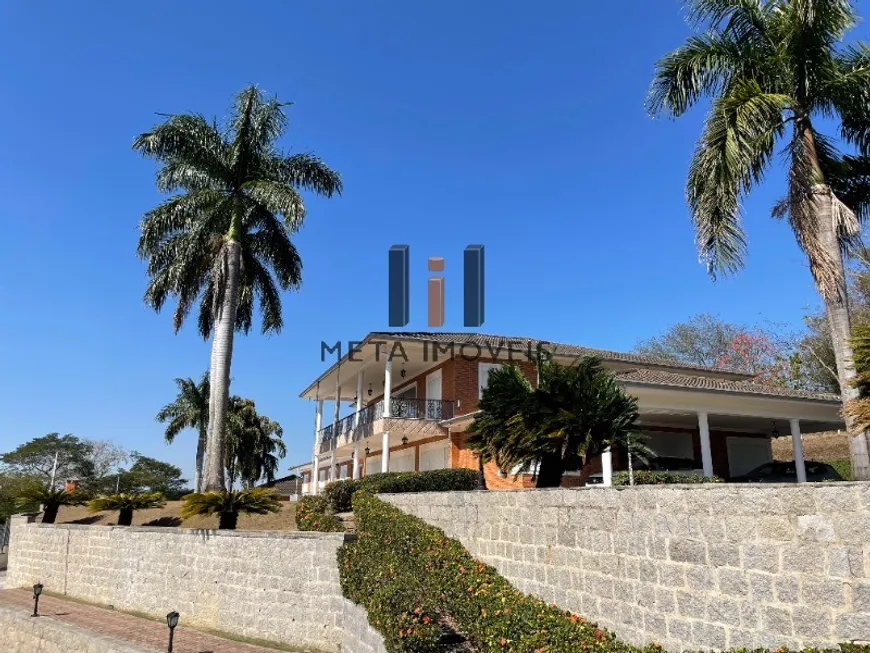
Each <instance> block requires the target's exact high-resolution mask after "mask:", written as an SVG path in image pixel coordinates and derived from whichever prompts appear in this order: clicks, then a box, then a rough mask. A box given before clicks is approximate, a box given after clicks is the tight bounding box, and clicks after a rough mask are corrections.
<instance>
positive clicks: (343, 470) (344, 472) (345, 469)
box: [341, 465, 347, 481]
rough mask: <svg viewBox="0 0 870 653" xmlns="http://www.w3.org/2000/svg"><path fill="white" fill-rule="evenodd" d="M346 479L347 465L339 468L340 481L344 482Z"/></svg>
mask: <svg viewBox="0 0 870 653" xmlns="http://www.w3.org/2000/svg"><path fill="white" fill-rule="evenodd" d="M346 478H347V465H342V466H341V480H342V481H343V480H345V479H346Z"/></svg>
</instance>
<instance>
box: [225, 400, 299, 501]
mask: <svg viewBox="0 0 870 653" xmlns="http://www.w3.org/2000/svg"><path fill="white" fill-rule="evenodd" d="M283 434H284V429H283V428H281V425H280V424H279V423H278V422H274V421H272V420H270V419H269V418H268V417H266V416H265V415H260V414H259V413H257V407H256V405H255V404H254V402H253V400H251V399H242V398H241V397H237V396H232V397H230V409H229V412H228V416H227V436H226V437H227V446H226V460H225V465H226V470H227V481H228V484H229V488H230V489H233V487H234V486H235V482H236V480H237V479H238V480H239V481H241V483H242V485H243V486H244V487H246V488H251V487H253V486H254V485H255V484H256V483H257V482H258V481H260V480H261V479H262V480H265V482H267V483H271V482H272V481H273V480H275V474H276V472H277V471H278V464H279V460H280V459H282V458H284V456H286V455H287V447H286V446H285V444H284V440H282V436H283Z"/></svg>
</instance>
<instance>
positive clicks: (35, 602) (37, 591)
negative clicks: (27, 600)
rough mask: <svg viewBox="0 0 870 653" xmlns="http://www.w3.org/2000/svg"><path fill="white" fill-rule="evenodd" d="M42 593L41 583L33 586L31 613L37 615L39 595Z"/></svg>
mask: <svg viewBox="0 0 870 653" xmlns="http://www.w3.org/2000/svg"><path fill="white" fill-rule="evenodd" d="M40 594H42V583H37V584H36V585H34V586H33V615H32V616H34V617H38V616H39V595H40Z"/></svg>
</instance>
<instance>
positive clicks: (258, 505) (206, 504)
mask: <svg viewBox="0 0 870 653" xmlns="http://www.w3.org/2000/svg"><path fill="white" fill-rule="evenodd" d="M182 502H183V505H182V506H181V516H182V517H183V518H184V519H188V518H190V517H194V516H196V515H218V516H219V518H220V521H219V525H218V528H219V529H220V530H235V528H236V524H237V523H238V521H239V513H240V512H241V513H245V514H249V515H266V514H268V513H277V512H281V502H280V501H279V500H278V495H277V494H276V493H275V491H274V490H271V489H267V488H259V487H258V488H251V489H248V490H236V491H232V492H194V493H193V494H188V495H187V496H185V497H183V498H182Z"/></svg>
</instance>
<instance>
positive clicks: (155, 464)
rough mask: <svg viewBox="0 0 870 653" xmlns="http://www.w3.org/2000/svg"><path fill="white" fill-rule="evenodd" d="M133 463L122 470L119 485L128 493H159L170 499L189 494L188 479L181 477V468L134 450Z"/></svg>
mask: <svg viewBox="0 0 870 653" xmlns="http://www.w3.org/2000/svg"><path fill="white" fill-rule="evenodd" d="M132 457H133V460H134V462H133V465H132V466H131V467H130V469H129V470H128V471H125V472H121V475H120V480H119V483H118V487H119V488H120V489H121V490H123V491H124V492H125V493H128V494H141V493H147V492H151V493H154V492H156V493H159V494H162V495H163V496H165V497H167V498H169V499H178V498H180V497H181V496H183V495H185V494H187V493H188V492H189V490H188V489H187V487H186V486H187V479H184V478H182V477H181V469H180V468H178V467H176V466H175V465H172V464H170V463H166V462H163V461H160V460H156V459H155V458H149V457H148V456H143V455H142V454H140V453H138V452H135V451H134V452H133V454H132Z"/></svg>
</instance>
